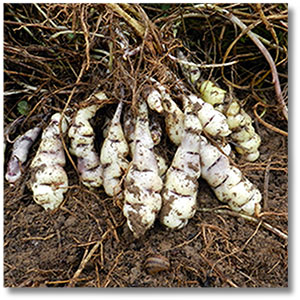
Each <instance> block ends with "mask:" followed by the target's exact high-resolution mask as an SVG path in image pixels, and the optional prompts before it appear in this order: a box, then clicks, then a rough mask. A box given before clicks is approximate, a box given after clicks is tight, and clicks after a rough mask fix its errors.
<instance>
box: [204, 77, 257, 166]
mask: <svg viewBox="0 0 300 300" xmlns="http://www.w3.org/2000/svg"><path fill="white" fill-rule="evenodd" d="M199 90H200V92H201V95H202V97H203V99H204V100H205V101H206V102H208V103H211V104H212V105H214V106H215V107H216V109H219V110H220V111H221V112H223V113H225V114H226V116H227V123H228V125H229V128H230V129H231V130H232V134H231V138H232V140H233V142H234V143H235V144H236V145H237V146H236V150H237V152H238V153H240V154H242V155H244V157H245V159H246V160H248V161H255V160H256V159H257V158H258V157H259V151H258V148H259V146H260V143H261V139H260V137H259V135H258V134H257V133H256V132H255V129H254V127H253V125H252V120H251V118H250V116H249V115H248V114H247V113H246V112H245V111H244V109H243V108H241V106H240V105H239V103H238V101H237V100H236V99H233V100H231V99H229V97H228V95H227V93H226V91H225V90H223V89H221V88H219V87H218V86H216V85H215V84H214V83H213V82H211V81H209V80H206V81H204V82H203V83H202V84H201V85H200V86H199Z"/></svg>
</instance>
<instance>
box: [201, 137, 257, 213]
mask: <svg viewBox="0 0 300 300" xmlns="http://www.w3.org/2000/svg"><path fill="white" fill-rule="evenodd" d="M200 157H201V167H202V177H203V178H204V179H205V180H206V181H207V182H208V184H209V185H210V186H211V188H212V189H213V191H214V193H215V194H216V196H217V198H218V199H219V200H220V201H221V202H225V203H228V205H229V206H230V207H231V209H232V210H235V211H239V212H244V213H246V214H248V215H253V214H256V213H259V212H260V210H261V206H260V201H261V193H260V192H259V190H258V189H257V188H256V187H255V186H254V185H253V184H252V183H251V182H250V181H249V180H248V179H247V178H245V177H244V176H243V174H242V172H241V171H240V170H239V169H238V168H236V167H234V166H232V165H230V162H229V160H228V158H227V157H226V156H225V155H224V154H222V153H221V151H219V150H218V149H217V148H216V147H214V146H213V145H211V144H210V143H208V142H207V140H206V139H205V138H204V137H201V146H200Z"/></svg>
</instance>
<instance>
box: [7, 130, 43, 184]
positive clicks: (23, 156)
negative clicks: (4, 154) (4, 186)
mask: <svg viewBox="0 0 300 300" xmlns="http://www.w3.org/2000/svg"><path fill="white" fill-rule="evenodd" d="M40 132H41V128H40V127H39V126H36V127H34V128H32V129H29V130H28V131H26V132H25V133H24V134H23V135H21V136H20V137H18V138H17V139H16V141H15V142H14V145H13V149H12V153H11V157H10V159H9V161H8V164H7V171H6V174H5V179H6V180H7V181H8V182H9V183H12V184H13V183H15V182H16V181H17V180H18V179H19V178H20V177H21V175H22V165H23V164H24V163H25V162H26V160H27V156H28V152H29V150H30V148H31V146H32V144H33V143H34V142H35V140H36V139H37V137H38V136H39V134H40Z"/></svg>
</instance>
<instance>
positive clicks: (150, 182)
mask: <svg viewBox="0 0 300 300" xmlns="http://www.w3.org/2000/svg"><path fill="white" fill-rule="evenodd" d="M138 105H139V107H138V116H137V120H136V125H135V137H134V144H135V145H134V153H133V158H132V162H131V164H130V168H129V170H128V173H127V176H126V178H125V183H124V187H125V190H124V207H123V213H124V216H125V217H126V218H127V224H128V227H129V228H130V230H131V231H132V232H133V234H134V236H135V237H136V238H138V237H140V236H142V235H143V234H144V233H145V232H146V230H147V229H149V228H150V227H151V226H152V225H153V223H154V221H155V218H156V216H157V214H158V212H159V210H160V208H161V195H160V191H161V189H162V180H161V178H160V176H159V174H158V166H157V161H156V158H155V155H154V152H153V147H154V143H153V140H152V138H151V133H150V130H149V119H148V108H147V104H146V102H141V101H140V103H139V104H138Z"/></svg>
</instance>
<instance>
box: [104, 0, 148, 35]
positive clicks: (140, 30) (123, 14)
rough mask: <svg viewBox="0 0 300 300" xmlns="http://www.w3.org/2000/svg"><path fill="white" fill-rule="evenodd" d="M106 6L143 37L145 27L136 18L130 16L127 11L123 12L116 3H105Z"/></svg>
mask: <svg viewBox="0 0 300 300" xmlns="http://www.w3.org/2000/svg"><path fill="white" fill-rule="evenodd" d="M106 6H108V7H109V8H110V9H111V10H113V11H114V12H115V13H117V14H118V15H120V16H121V17H123V19H125V21H126V22H127V23H129V25H131V26H132V27H133V28H134V29H135V30H136V32H137V34H138V35H139V36H140V37H141V38H144V34H145V28H144V27H143V26H142V25H141V24H140V23H139V22H138V21H137V20H135V19H133V18H132V17H130V15H129V14H128V13H127V12H125V11H124V10H123V9H122V8H121V7H120V6H119V5H118V4H115V3H107V4H106Z"/></svg>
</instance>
